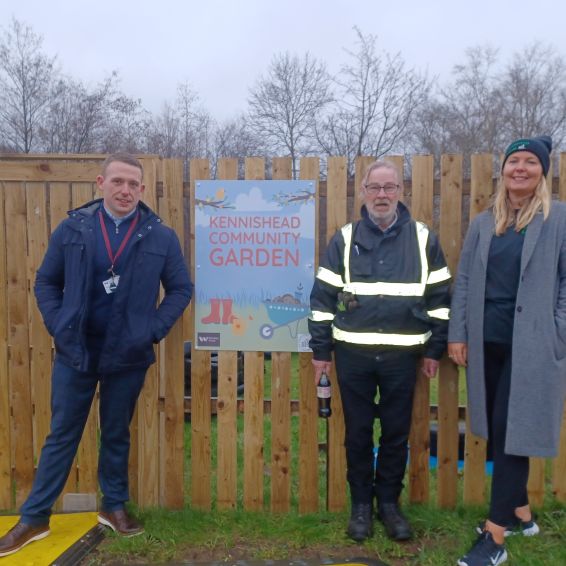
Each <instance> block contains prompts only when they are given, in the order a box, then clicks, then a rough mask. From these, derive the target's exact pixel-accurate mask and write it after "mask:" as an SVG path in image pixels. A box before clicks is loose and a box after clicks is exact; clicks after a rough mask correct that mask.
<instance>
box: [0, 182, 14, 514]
mask: <svg viewBox="0 0 566 566" xmlns="http://www.w3.org/2000/svg"><path fill="white" fill-rule="evenodd" d="M5 203H6V187H5V186H4V183H2V182H0V282H6V283H7V282H8V270H7V256H8V247H7V245H8V244H7V240H6V231H5V230H6V215H5ZM7 293H8V285H4V284H0V509H10V508H12V507H13V505H14V502H13V501H12V461H13V460H12V448H11V441H10V439H11V435H10V432H11V424H12V417H11V412H10V406H11V399H10V375H9V373H8V336H9V331H8V328H9V321H8V296H7Z"/></svg>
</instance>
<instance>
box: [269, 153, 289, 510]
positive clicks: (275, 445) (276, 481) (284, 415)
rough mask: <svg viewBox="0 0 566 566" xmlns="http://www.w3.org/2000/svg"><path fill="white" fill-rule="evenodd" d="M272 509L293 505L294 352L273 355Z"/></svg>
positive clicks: (283, 173)
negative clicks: (292, 415)
mask: <svg viewBox="0 0 566 566" xmlns="http://www.w3.org/2000/svg"><path fill="white" fill-rule="evenodd" d="M272 176H273V179H274V180H286V179H291V177H292V160H291V158H290V157H284V158H278V159H274V160H273V175H272ZM270 477H271V510H272V511H274V512H277V513H286V512H288V511H289V510H290V508H291V354H290V352H272V354H271V476H270Z"/></svg>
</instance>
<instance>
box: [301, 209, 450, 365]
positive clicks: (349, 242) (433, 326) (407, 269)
mask: <svg viewBox="0 0 566 566" xmlns="http://www.w3.org/2000/svg"><path fill="white" fill-rule="evenodd" d="M397 216H398V218H397V221H396V222H395V224H393V226H392V227H391V228H389V229H387V230H386V231H385V232H383V231H382V230H381V229H380V228H378V227H377V226H376V225H375V224H374V223H373V222H372V221H371V220H370V218H369V216H368V212H367V210H366V207H365V206H363V207H362V219H361V220H360V221H358V222H355V223H352V224H347V225H345V226H343V227H342V228H341V229H340V230H339V231H338V232H337V233H336V234H335V235H334V236H333V238H332V239H331V241H330V243H329V245H328V249H327V251H326V254H325V256H324V258H323V259H322V261H321V263H320V267H319V269H318V272H317V276H316V279H315V283H314V286H313V289H312V292H311V315H310V317H309V331H310V334H311V340H310V347H311V348H312V350H313V354H314V356H313V357H314V359H315V360H330V359H331V351H332V349H333V345H334V342H335V341H338V342H342V343H344V344H351V345H355V346H359V347H376V348H410V349H420V350H422V352H423V354H424V356H425V357H428V358H433V359H440V357H441V356H442V354H443V352H444V350H445V348H446V337H447V331H448V317H449V313H450V310H449V307H450V292H449V285H450V272H449V270H448V267H447V265H446V261H445V259H444V254H443V252H442V249H441V247H440V244H439V242H438V238H437V237H436V235H435V234H434V233H433V232H431V231H430V230H429V229H428V227H427V226H426V225H425V224H423V223H422V222H418V221H415V220H413V219H412V218H411V215H410V213H409V210H408V209H407V207H406V206H405V205H403V204H402V203H398V206H397Z"/></svg>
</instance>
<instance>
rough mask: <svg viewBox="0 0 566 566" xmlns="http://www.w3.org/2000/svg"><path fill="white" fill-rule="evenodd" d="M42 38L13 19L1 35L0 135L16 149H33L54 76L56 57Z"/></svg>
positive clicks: (21, 150) (25, 150)
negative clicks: (46, 50)
mask: <svg viewBox="0 0 566 566" xmlns="http://www.w3.org/2000/svg"><path fill="white" fill-rule="evenodd" d="M42 43H43V39H42V38H41V37H40V36H39V35H37V34H35V33H34V32H33V30H32V29H31V28H30V27H29V26H27V25H25V24H23V23H21V22H19V21H18V20H16V19H12V22H11V24H10V27H9V28H8V29H7V30H5V31H4V33H3V35H2V36H1V37H0V138H1V139H2V140H3V143H4V144H5V145H8V146H10V147H12V148H13V149H14V150H16V151H20V152H25V153H29V152H30V151H31V150H32V149H34V147H35V146H34V144H35V138H36V134H37V130H38V128H39V126H40V124H41V121H42V120H43V118H44V111H45V108H46V106H47V103H48V100H49V90H50V85H51V81H52V79H53V76H54V75H55V73H56V71H55V57H48V56H47V55H45V54H44V53H43V52H42V50H41V47H42Z"/></svg>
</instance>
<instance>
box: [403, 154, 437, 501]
mask: <svg viewBox="0 0 566 566" xmlns="http://www.w3.org/2000/svg"><path fill="white" fill-rule="evenodd" d="M433 192H434V158H433V156H432V155H426V156H425V155H421V156H416V157H415V158H414V159H413V173H412V191H411V195H412V197H411V211H412V215H413V218H415V220H420V221H421V222H425V223H426V224H427V225H428V226H429V227H430V228H431V229H432V225H433V198H434V194H433ZM429 407H430V380H429V378H428V377H426V376H425V375H424V374H423V373H422V372H421V371H419V372H418V373H417V381H416V385H415V397H414V399H413V417H412V423H411V433H410V437H409V450H410V458H409V500H410V501H412V502H415V503H425V502H428V500H429V489H430V487H429V483H430V482H429V467H430V466H429V462H430V409H429Z"/></svg>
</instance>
